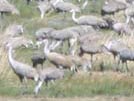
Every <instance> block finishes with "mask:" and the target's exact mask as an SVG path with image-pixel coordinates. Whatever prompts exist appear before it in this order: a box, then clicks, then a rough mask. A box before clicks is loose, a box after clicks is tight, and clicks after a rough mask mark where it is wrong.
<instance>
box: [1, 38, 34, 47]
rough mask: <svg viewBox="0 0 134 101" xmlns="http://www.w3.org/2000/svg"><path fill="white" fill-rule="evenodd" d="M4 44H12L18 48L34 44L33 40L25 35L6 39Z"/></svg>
mask: <svg viewBox="0 0 134 101" xmlns="http://www.w3.org/2000/svg"><path fill="white" fill-rule="evenodd" d="M3 45H4V46H6V45H7V46H12V47H13V48H18V47H22V46H24V47H25V48H28V47H29V46H33V41H32V40H30V39H27V38H25V37H15V38H8V40H5V41H4V42H3Z"/></svg>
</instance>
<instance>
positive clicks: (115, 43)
mask: <svg viewBox="0 0 134 101" xmlns="http://www.w3.org/2000/svg"><path fill="white" fill-rule="evenodd" d="M104 46H105V47H106V49H107V50H108V51H109V52H111V53H112V55H113V57H114V60H116V57H117V55H118V54H119V52H120V51H122V50H127V49H129V47H128V46H127V45H125V44H124V43H123V42H121V41H119V40H111V41H109V42H107V43H105V44H104Z"/></svg>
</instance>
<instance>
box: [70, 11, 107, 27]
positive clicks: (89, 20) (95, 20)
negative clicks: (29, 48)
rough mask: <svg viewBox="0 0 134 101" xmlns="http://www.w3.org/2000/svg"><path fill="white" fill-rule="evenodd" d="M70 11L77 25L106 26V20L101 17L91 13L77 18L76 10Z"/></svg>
mask: <svg viewBox="0 0 134 101" xmlns="http://www.w3.org/2000/svg"><path fill="white" fill-rule="evenodd" d="M71 12H72V19H73V21H74V22H75V23H76V24H79V25H90V26H93V27H94V28H100V27H106V26H108V24H107V22H106V21H105V20H103V19H102V18H99V17H97V16H93V15H85V16H81V17H79V18H76V12H75V11H74V10H72V11H71Z"/></svg>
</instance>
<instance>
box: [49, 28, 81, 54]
mask: <svg viewBox="0 0 134 101" xmlns="http://www.w3.org/2000/svg"><path fill="white" fill-rule="evenodd" d="M78 36H79V35H78V33H77V32H74V31H72V30H68V29H66V28H65V29H61V30H55V31H52V32H50V33H49V34H48V35H47V38H48V39H51V40H52V41H53V42H54V43H55V45H58V46H59V45H60V44H62V45H63V42H64V41H65V40H67V41H68V43H69V50H70V54H72V55H74V54H75V52H76V49H75V48H76V47H75V43H76V42H77V38H78Z"/></svg>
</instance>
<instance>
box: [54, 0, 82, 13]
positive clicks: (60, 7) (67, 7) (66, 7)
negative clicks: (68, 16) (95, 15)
mask: <svg viewBox="0 0 134 101" xmlns="http://www.w3.org/2000/svg"><path fill="white" fill-rule="evenodd" d="M53 7H54V9H56V10H57V11H62V12H70V11H71V10H74V11H76V12H80V9H79V7H77V6H76V5H74V4H72V3H70V2H64V1H63V0H56V1H55V2H54V3H53Z"/></svg>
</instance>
